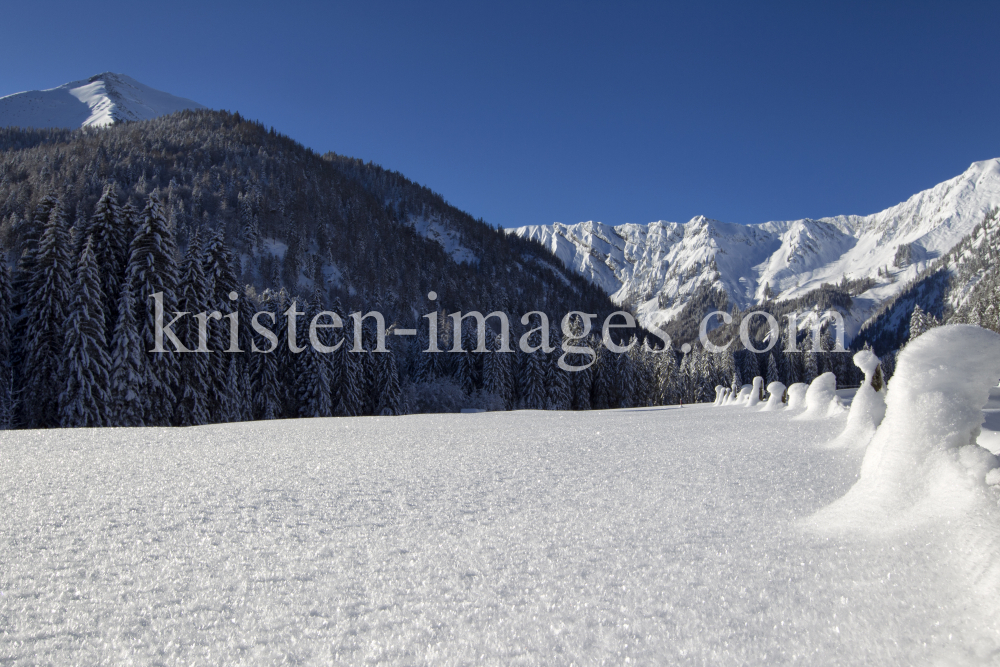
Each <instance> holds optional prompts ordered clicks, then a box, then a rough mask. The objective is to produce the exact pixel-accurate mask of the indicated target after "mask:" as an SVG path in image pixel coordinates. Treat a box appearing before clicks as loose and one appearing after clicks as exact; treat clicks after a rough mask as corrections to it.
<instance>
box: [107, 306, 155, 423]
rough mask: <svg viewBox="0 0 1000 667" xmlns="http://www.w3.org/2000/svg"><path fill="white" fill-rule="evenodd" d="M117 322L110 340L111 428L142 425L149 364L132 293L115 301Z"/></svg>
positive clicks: (145, 410)
mask: <svg viewBox="0 0 1000 667" xmlns="http://www.w3.org/2000/svg"><path fill="white" fill-rule="evenodd" d="M116 310H117V311H118V321H117V322H116V323H115V330H114V334H113V336H112V338H111V378H110V385H109V386H110V388H111V389H110V400H111V405H112V406H113V409H112V410H111V411H110V425H111V426H142V425H143V421H142V418H143V415H144V414H146V412H147V409H146V405H145V387H146V382H147V372H148V369H149V365H148V364H147V363H145V358H144V357H145V355H144V354H143V349H142V339H141V338H140V337H139V329H138V325H137V324H136V319H135V300H134V299H133V298H132V291H131V290H129V289H123V290H122V293H121V297H120V298H119V300H118V304H117V308H116Z"/></svg>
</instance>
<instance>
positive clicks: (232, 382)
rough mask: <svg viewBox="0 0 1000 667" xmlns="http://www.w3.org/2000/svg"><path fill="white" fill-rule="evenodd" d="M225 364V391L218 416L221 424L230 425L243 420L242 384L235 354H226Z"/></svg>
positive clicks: (237, 357)
mask: <svg viewBox="0 0 1000 667" xmlns="http://www.w3.org/2000/svg"><path fill="white" fill-rule="evenodd" d="M227 356H228V357H229V360H228V363H226V391H225V393H224V394H223V396H222V400H221V404H222V411H221V414H220V417H221V420H222V423H223V424H231V423H234V422H238V421H242V420H243V413H244V409H243V382H242V379H243V378H242V373H241V372H240V363H239V362H240V359H239V356H238V355H236V354H228V355H227Z"/></svg>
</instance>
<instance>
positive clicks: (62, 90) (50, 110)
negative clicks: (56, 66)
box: [0, 72, 206, 129]
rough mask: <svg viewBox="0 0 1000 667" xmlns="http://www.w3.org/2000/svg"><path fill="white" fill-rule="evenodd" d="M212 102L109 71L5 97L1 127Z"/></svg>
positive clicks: (144, 115) (135, 115) (93, 119)
mask: <svg viewBox="0 0 1000 667" xmlns="http://www.w3.org/2000/svg"><path fill="white" fill-rule="evenodd" d="M205 108H206V107H205V106H203V105H201V104H198V103H197V102H193V101H191V100H188V99H185V98H183V97H177V96H175V95H171V94H169V93H164V92H162V91H160V90H156V89H154V88H150V87H149V86H147V85H144V84H142V83H139V82H138V81H136V80H135V79H133V78H132V77H129V76H125V75H124V74H114V73H112V72H105V73H103V74H98V75H96V76H92V77H90V78H89V79H84V80H81V81H72V82H70V83H65V84H63V85H61V86H59V87H58V88H50V89H49V90H30V91H27V92H23V93H15V94H13V95H7V96H6V97H0V127H34V128H43V127H61V128H71V129H72V128H78V127H95V126H96V127H102V126H105V125H112V124H114V123H117V122H121V121H134V120H148V119H150V118H156V117H158V116H165V115H167V114H171V113H174V112H175V111H182V110H184V109H205Z"/></svg>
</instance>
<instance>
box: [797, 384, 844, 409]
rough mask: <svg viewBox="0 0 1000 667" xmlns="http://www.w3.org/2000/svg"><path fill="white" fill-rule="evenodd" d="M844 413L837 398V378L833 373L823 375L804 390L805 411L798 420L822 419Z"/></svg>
mask: <svg viewBox="0 0 1000 667" xmlns="http://www.w3.org/2000/svg"><path fill="white" fill-rule="evenodd" d="M843 411H844V406H843V404H842V403H841V402H840V399H839V398H837V377H836V376H835V375H834V374H833V373H823V374H822V375H820V376H818V377H817V378H816V379H815V380H813V381H812V383H811V384H810V385H809V389H807V390H806V411H805V412H803V413H802V414H801V415H799V416H798V419H822V418H823V417H832V416H834V415H837V414H840V413H842V412H843Z"/></svg>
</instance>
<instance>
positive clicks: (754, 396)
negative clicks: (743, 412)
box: [747, 375, 764, 408]
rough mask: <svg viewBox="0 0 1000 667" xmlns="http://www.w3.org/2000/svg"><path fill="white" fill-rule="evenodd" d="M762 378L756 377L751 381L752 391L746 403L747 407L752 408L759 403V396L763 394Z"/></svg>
mask: <svg viewBox="0 0 1000 667" xmlns="http://www.w3.org/2000/svg"><path fill="white" fill-rule="evenodd" d="M763 387H764V378H762V377H761V376H759V375H758V376H757V377H755V378H754V379H753V389H751V391H750V398H749V399H748V401H747V407H748V408H752V407H753V406H755V405H757V404H758V403H760V399H761V394H762V393H764V389H763Z"/></svg>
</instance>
